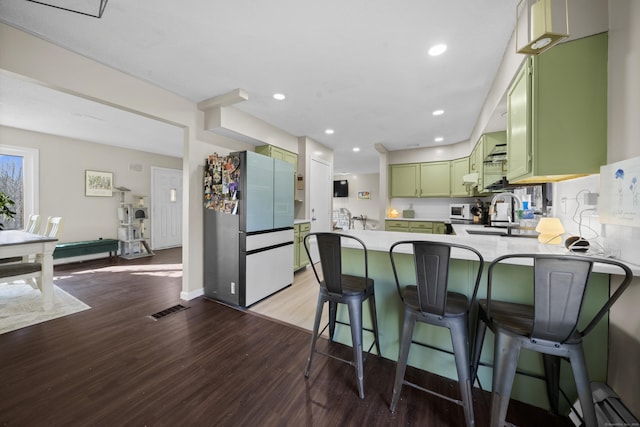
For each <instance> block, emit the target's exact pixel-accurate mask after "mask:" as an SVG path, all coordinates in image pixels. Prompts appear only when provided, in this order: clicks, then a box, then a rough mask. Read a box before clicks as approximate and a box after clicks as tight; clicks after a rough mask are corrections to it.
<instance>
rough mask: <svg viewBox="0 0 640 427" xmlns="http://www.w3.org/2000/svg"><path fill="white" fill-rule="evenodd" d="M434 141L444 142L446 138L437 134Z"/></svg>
mask: <svg viewBox="0 0 640 427" xmlns="http://www.w3.org/2000/svg"><path fill="white" fill-rule="evenodd" d="M434 141H435V142H442V141H444V138H443V137H441V136H436V137H435V139H434Z"/></svg>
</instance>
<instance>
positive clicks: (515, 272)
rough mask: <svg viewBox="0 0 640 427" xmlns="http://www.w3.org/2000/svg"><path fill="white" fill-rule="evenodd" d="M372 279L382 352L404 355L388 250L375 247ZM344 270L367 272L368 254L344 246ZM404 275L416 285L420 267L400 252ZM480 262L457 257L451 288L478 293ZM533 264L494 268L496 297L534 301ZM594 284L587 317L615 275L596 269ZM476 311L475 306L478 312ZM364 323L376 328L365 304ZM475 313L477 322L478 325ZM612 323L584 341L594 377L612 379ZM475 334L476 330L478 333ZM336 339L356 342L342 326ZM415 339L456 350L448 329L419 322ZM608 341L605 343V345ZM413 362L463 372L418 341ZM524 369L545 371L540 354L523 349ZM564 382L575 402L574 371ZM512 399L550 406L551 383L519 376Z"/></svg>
mask: <svg viewBox="0 0 640 427" xmlns="http://www.w3.org/2000/svg"><path fill="white" fill-rule="evenodd" d="M368 255H369V277H370V278H372V279H373V280H374V283H375V293H376V313H377V318H378V327H379V336H380V350H381V352H382V355H383V357H385V358H386V359H390V360H397V359H398V349H399V338H400V331H401V330H402V318H403V312H402V303H401V301H400V297H399V296H398V292H397V290H396V284H395V280H394V277H393V270H392V269H391V262H390V260H389V253H388V252H387V251H374V250H369V251H368ZM342 266H343V273H345V274H362V253H361V251H359V250H357V249H345V250H343V259H342ZM396 267H397V268H398V278H399V280H400V281H401V283H402V284H410V283H415V266H414V264H413V257H412V256H409V255H403V254H400V256H399V257H398V258H397V259H396ZM476 268H477V262H474V261H465V260H459V259H453V260H451V265H450V267H449V281H450V288H449V290H451V291H454V292H459V293H462V294H464V295H467V296H468V297H471V295H472V293H473V283H472V279H471V277H472V276H473V274H474V273H475V270H476ZM486 268H487V265H486V264H485V272H484V274H483V275H482V279H481V283H480V287H479V290H478V296H477V297H478V299H482V298H486V293H487V283H486V282H487V275H486ZM531 274H532V272H531V267H527V266H520V265H506V266H504V268H503V267H501V268H498V269H496V270H495V271H494V287H493V288H492V297H493V298H494V299H496V300H502V301H512V302H522V303H524V304H531V303H532V298H533V292H532V291H531V289H529V288H528V287H526V286H517V285H520V284H521V282H522V280H523V278H528V277H531ZM590 280H591V282H592V283H591V284H590V288H589V291H588V292H587V294H586V296H585V300H584V304H583V308H582V309H583V313H584V315H585V316H587V317H588V316H592V315H593V314H595V312H597V310H598V309H599V308H600V307H601V306H602V304H604V302H605V301H606V300H607V299H608V296H609V276H608V275H606V274H601V273H593V274H592V276H591V279H590ZM338 305H339V307H338V313H337V318H338V320H339V321H342V322H348V320H349V318H348V311H347V310H346V307H343V304H338ZM472 313H475V310H473V311H472ZM362 317H363V324H364V326H365V327H368V328H369V327H371V320H370V319H371V317H370V312H369V304H364V307H363V316H362ZM475 321H476V318H475V315H474V316H472V323H474V324H475ZM607 335H608V331H607V322H606V321H604V322H600V323H599V324H598V325H597V326H596V328H595V329H594V330H593V331H592V332H591V333H590V334H589V335H587V337H586V338H585V340H584V346H585V348H584V350H585V354H586V359H587V367H588V370H589V376H590V380H591V381H600V382H606V372H607V345H606V343H607ZM472 336H473V334H472ZM334 339H335V340H336V341H337V342H340V343H343V344H345V345H351V331H350V329H349V327H348V326H343V325H341V324H336V330H335V335H334ZM363 339H364V342H363V348H369V346H370V345H371V343H372V337H371V334H369V333H365V334H364V335H363ZM414 339H415V340H416V341H420V342H424V343H427V344H430V345H433V346H435V347H438V348H445V349H450V348H451V335H450V333H449V331H448V330H446V329H445V328H439V327H436V326H433V325H427V324H422V323H418V324H416V329H415V331H414ZM493 343H494V339H493V334H492V333H491V331H490V330H488V329H487V335H486V337H485V341H484V345H483V348H482V357H481V359H480V360H481V367H480V368H479V369H478V376H479V380H480V382H481V384H482V385H483V387H485V388H486V389H488V390H490V389H491V375H492V373H493V369H492V367H491V365H492V363H493ZM603 343H605V345H603ZM408 364H409V365H411V366H414V367H416V368H418V369H422V370H425V371H428V372H432V373H435V374H437V375H441V376H444V377H447V378H450V379H452V380H454V381H457V378H458V377H457V371H456V365H455V361H454V358H453V356H452V355H451V354H448V353H445V352H441V351H436V350H433V349H431V348H425V347H422V346H419V345H412V346H411V351H410V352H409V360H408ZM518 371H519V372H529V373H534V374H537V375H543V368H542V360H541V357H540V355H539V354H536V353H533V352H529V351H522V352H521V353H520V358H519V360H518ZM560 384H561V387H562V390H563V391H565V393H566V394H567V396H568V397H569V401H571V402H573V401H575V399H576V398H577V393H576V390H575V385H574V383H573V376H572V374H571V369H569V368H568V367H566V366H564V365H563V367H562V369H561V377H560ZM511 398H512V399H516V400H519V401H521V402H525V403H528V404H530V405H535V406H538V407H541V408H545V409H548V402H547V393H546V387H545V382H544V381H543V380H540V379H538V378H532V377H529V376H526V375H521V374H517V375H516V376H515V381H514V385H513V390H512V393H511ZM560 401H561V408H560V410H561V413H562V412H563V411H565V412H566V411H568V407H567V406H568V405H567V404H566V403H565V402H564V401H563V400H562V399H560Z"/></svg>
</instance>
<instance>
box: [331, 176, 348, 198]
mask: <svg viewBox="0 0 640 427" xmlns="http://www.w3.org/2000/svg"><path fill="white" fill-rule="evenodd" d="M333 197H349V182H348V181H347V180H346V179H343V180H339V181H333Z"/></svg>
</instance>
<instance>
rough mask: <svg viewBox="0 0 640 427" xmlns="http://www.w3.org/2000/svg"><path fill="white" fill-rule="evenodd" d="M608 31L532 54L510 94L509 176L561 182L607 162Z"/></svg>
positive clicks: (513, 179) (515, 180)
mask: <svg viewBox="0 0 640 427" xmlns="http://www.w3.org/2000/svg"><path fill="white" fill-rule="evenodd" d="M607 44H608V37H607V33H601V34H597V35H594V36H590V37H584V38H581V39H578V40H573V41H570V42H566V43H563V44H560V45H558V46H555V47H554V48H553V49H550V50H548V51H546V52H543V53H542V54H540V55H537V56H535V57H532V58H529V59H527V61H526V63H525V65H524V66H523V68H522V69H521V71H520V72H519V73H518V75H517V77H516V79H515V81H514V83H513V85H512V87H511V88H510V90H509V92H508V95H507V112H508V119H507V152H508V164H507V168H508V173H507V178H508V179H509V181H510V182H513V183H522V184H524V183H529V182H541V181H559V180H562V179H567V178H572V177H577V176H582V175H587V174H592V173H598V172H599V171H600V166H601V165H603V164H606V161H607V156H606V154H607Z"/></svg>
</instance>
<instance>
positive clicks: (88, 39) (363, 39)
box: [0, 0, 516, 173]
mask: <svg viewBox="0 0 640 427" xmlns="http://www.w3.org/2000/svg"><path fill="white" fill-rule="evenodd" d="M44 1H46V0H44ZM61 1H62V0H57V3H56V4H59V3H60V2H61ZM66 1H67V3H68V2H71V3H73V2H74V1H75V2H76V3H77V2H78V0H66ZM85 1H86V0H85ZM95 2H96V4H98V3H99V0H95ZM515 4H516V2H515V0H439V1H436V0H400V1H395V2H392V1H389V0H325V1H322V2H318V1H309V0H270V1H264V2H261V1H256V0H234V1H220V0H189V1H187V2H177V1H175V0H136V1H130V0H109V2H108V4H107V6H106V9H105V11H104V15H103V16H102V18H101V19H97V18H93V17H88V16H85V15H80V14H76V13H72V12H68V11H64V10H60V9H56V8H53V7H48V6H44V5H41V4H37V3H33V2H29V1H26V0H0V21H2V22H4V23H6V24H9V25H12V26H14V27H17V28H20V29H22V30H25V31H27V32H29V33H32V34H35V35H37V36H39V37H42V38H43V39H46V40H49V41H51V42H53V43H55V44H57V45H60V46H62V47H64V48H67V49H69V50H71V51H74V52H77V53H79V54H81V55H84V56H87V57H89V58H92V59H94V60H96V61H98V62H100V63H103V64H105V65H108V66H110V67H113V68H115V69H118V70H121V71H123V72H126V73H128V74H130V75H133V76H135V77H137V78H140V79H142V80H145V81H148V82H151V83H154V84H156V85H157V86H160V87H162V88H165V89H167V90H169V91H171V92H174V93H176V94H178V95H181V96H183V97H185V98H187V99H190V100H192V101H193V102H196V103H197V102H200V101H203V100H205V99H208V98H211V97H213V96H217V95H221V94H224V93H227V92H229V91H231V90H233V89H236V88H242V89H244V90H246V91H247V93H248V94H249V99H248V100H247V101H244V102H242V103H239V104H236V105H235V107H236V108H238V109H240V110H243V111H245V112H247V113H250V114H252V115H253V116H255V117H258V118H260V119H262V120H264V121H266V122H268V123H271V124H273V125H275V126H277V127H279V128H281V129H283V130H285V131H287V132H289V133H291V134H293V135H296V136H308V137H310V138H312V139H314V140H316V141H318V142H320V143H322V144H324V145H326V146H328V147H331V148H333V149H334V152H335V160H334V171H335V172H336V173H340V172H351V173H367V172H377V170H378V154H377V152H376V151H375V149H374V144H376V143H381V144H382V145H384V146H385V147H386V148H387V149H388V150H390V151H393V150H400V149H407V148H411V147H415V146H420V147H428V146H435V145H442V144H453V143H456V142H460V141H465V140H468V139H469V137H470V134H471V132H472V130H473V127H474V125H475V124H476V120H477V118H478V115H479V113H480V109H481V107H482V105H483V102H484V99H485V97H486V95H487V93H488V91H489V88H490V86H491V84H492V82H493V79H494V76H495V74H496V71H497V69H498V66H499V64H500V62H501V60H502V57H503V54H504V50H505V48H506V46H507V44H508V41H509V39H510V37H511V33H512V30H513V20H514V15H515ZM437 43H446V44H447V45H448V50H447V51H446V52H445V53H444V54H443V55H441V56H438V57H430V56H429V55H427V50H428V49H429V48H430V47H431V46H432V45H434V44H437ZM276 92H281V93H284V94H285V95H286V96H287V99H286V100H285V101H276V100H274V99H273V98H272V95H273V94H274V93H276ZM51 106H53V108H50V107H51ZM47 107H49V108H47ZM436 109H443V110H445V114H444V115H442V116H438V117H434V116H432V114H431V113H432V111H434V110H436ZM0 124H2V125H5V126H13V127H18V128H25V129H31V130H36V131H39V132H48V133H52V134H57V135H63V136H67V137H72V138H79V139H83V140H88V141H94V142H99V143H105V144H112V145H120V146H128V147H131V148H136V149H140V150H145V151H152V152H159V153H161V154H168V155H174V156H181V153H182V133H181V130H180V129H179V128H176V127H175V126H171V125H168V124H164V123H159V122H157V121H154V120H149V119H147V118H144V117H141V116H135V115H132V114H131V113H128V112H124V111H122V110H114V109H113V108H111V107H110V106H105V105H102V104H100V103H97V102H95V101H92V100H85V99H82V98H78V97H76V96H74V95H72V94H65V93H61V92H57V91H55V90H52V89H50V88H47V87H45V86H42V85H37V84H33V82H28V81H24V80H20V79H16V78H15V77H14V76H7V75H0ZM505 127H506V124H505ZM327 128H331V129H334V130H335V133H334V134H333V135H326V134H325V133H324V130H325V129H327ZM174 136H175V138H174ZM437 136H442V137H443V138H444V141H443V142H440V143H436V142H434V138H435V137H437ZM354 147H359V148H361V151H360V152H359V153H353V151H352V149H353V148H354Z"/></svg>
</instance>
